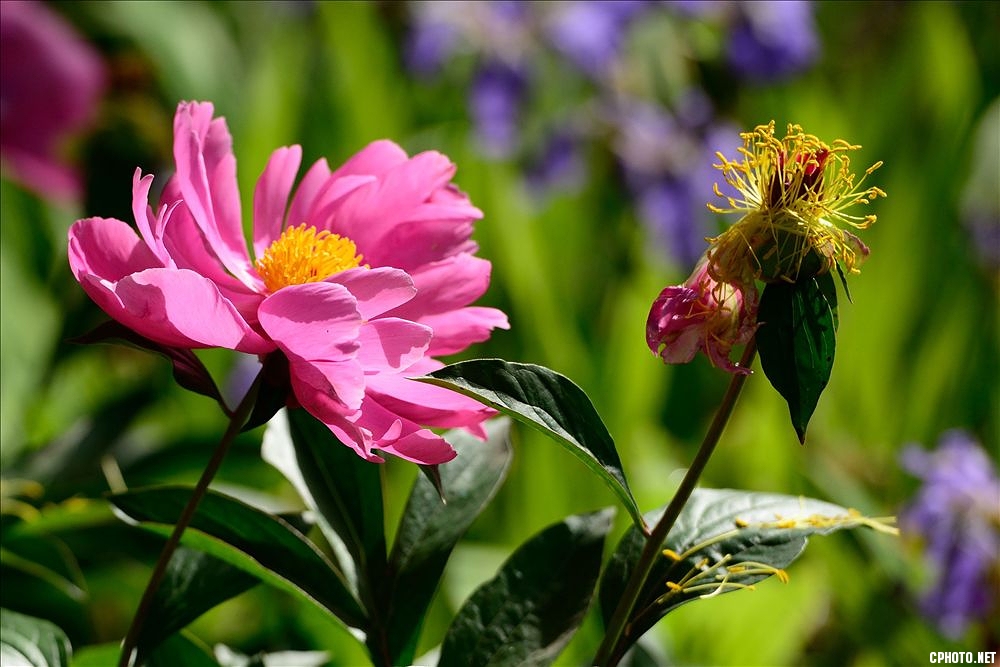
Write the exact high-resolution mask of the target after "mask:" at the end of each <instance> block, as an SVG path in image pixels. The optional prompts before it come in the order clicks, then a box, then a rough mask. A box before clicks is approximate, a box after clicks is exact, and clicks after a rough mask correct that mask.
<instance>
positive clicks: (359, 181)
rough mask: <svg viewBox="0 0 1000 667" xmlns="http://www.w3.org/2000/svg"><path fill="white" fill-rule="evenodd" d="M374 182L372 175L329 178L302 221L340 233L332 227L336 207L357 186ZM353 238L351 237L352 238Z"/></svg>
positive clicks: (338, 206)
mask: <svg viewBox="0 0 1000 667" xmlns="http://www.w3.org/2000/svg"><path fill="white" fill-rule="evenodd" d="M374 182H375V177H374V176H365V175H359V176H344V177H342V178H330V179H329V181H327V183H326V185H324V186H323V187H322V188H321V189H320V190H319V191H318V192H317V193H316V197H315V198H314V199H313V202H312V206H311V207H310V208H309V212H308V214H307V215H306V217H305V220H304V222H305V223H306V224H308V225H311V226H313V227H315V228H316V229H320V230H323V229H325V230H327V231H330V232H333V233H335V234H337V233H340V234H341V236H343V234H342V233H341V232H338V230H337V229H335V228H334V224H333V223H334V219H335V217H336V212H337V209H339V208H340V205H341V204H342V203H343V202H344V201H345V200H346V199H347V197H348V195H350V194H351V193H353V192H354V191H356V190H358V189H359V188H361V187H363V186H365V185H368V184H370V183H374ZM352 240H353V239H352Z"/></svg>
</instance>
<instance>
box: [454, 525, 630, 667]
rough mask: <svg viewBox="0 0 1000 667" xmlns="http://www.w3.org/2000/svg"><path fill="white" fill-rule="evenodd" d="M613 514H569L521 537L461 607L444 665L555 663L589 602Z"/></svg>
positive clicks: (483, 666) (474, 666)
mask: <svg viewBox="0 0 1000 667" xmlns="http://www.w3.org/2000/svg"><path fill="white" fill-rule="evenodd" d="M613 516H614V510H613V509H610V508H608V509H605V510H602V511H600V512H595V513H593V514H583V515H575V516H570V517H567V518H566V520H565V521H563V522H561V523H558V524H555V525H554V526H550V527H549V528H546V529H545V530H544V531H542V532H541V533H539V534H538V535H536V536H535V537H533V538H531V539H530V540H529V541H528V542H526V543H525V544H523V545H522V546H521V547H520V548H519V549H518V550H517V551H516V552H514V554H513V555H512V556H511V557H510V559H509V560H508V561H507V562H506V563H504V564H503V566H502V567H501V568H500V571H499V572H498V573H497V576H496V577H494V578H493V579H492V580H490V581H488V582H486V583H485V584H483V585H482V586H481V587H480V588H479V589H477V590H476V592H475V593H473V594H472V596H471V597H470V598H469V600H468V601H467V602H466V603H465V604H464V605H463V606H462V608H461V609H460V610H459V612H458V615H457V616H456V617H455V620H454V621H453V622H452V624H451V627H450V628H449V629H448V633H447V634H446V635H445V638H444V642H443V643H442V645H441V659H440V661H439V662H438V667H456V666H460V665H469V666H471V667H487V666H489V667H500V666H501V665H511V666H514V665H517V666H522V665H548V664H551V663H552V662H553V661H554V660H555V659H556V657H557V656H558V654H559V651H560V650H562V648H563V647H564V646H565V645H566V644H567V643H568V642H569V640H570V637H571V636H572V634H573V632H574V631H575V630H576V628H577V627H579V625H580V622H581V621H582V620H583V617H584V615H585V614H586V612H587V607H588V606H589V605H590V599H591V596H592V595H593V590H594V585H595V584H596V582H597V577H598V574H599V571H600V568H601V553H602V551H603V548H604V538H605V536H606V535H607V533H608V531H609V530H611V520H612V517H613Z"/></svg>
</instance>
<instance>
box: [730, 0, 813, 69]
mask: <svg viewBox="0 0 1000 667" xmlns="http://www.w3.org/2000/svg"><path fill="white" fill-rule="evenodd" d="M739 6H740V9H741V11H740V16H739V18H738V19H737V20H736V23H735V25H733V27H732V29H731V32H730V35H729V49H728V53H729V63H730V64H731V65H732V67H733V69H734V70H735V71H736V72H737V73H738V74H740V75H741V76H743V77H745V78H748V79H759V80H764V81H772V80H776V79H781V78H784V77H787V76H789V75H791V74H795V73H797V72H801V71H802V70H804V69H806V68H808V67H809V66H810V65H812V63H813V62H814V61H815V60H816V58H817V56H818V55H819V42H818V38H817V36H816V26H815V24H814V22H813V14H812V5H811V4H810V3H809V2H805V1H799V0H785V1H783V2H743V3H740V5H739Z"/></svg>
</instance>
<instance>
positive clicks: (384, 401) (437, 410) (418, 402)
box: [368, 374, 496, 428]
mask: <svg viewBox="0 0 1000 667" xmlns="http://www.w3.org/2000/svg"><path fill="white" fill-rule="evenodd" d="M368 395H369V396H371V397H372V399H373V400H375V401H377V402H378V403H379V405H381V406H383V407H384V408H385V409H387V410H388V411H390V412H392V413H394V414H396V415H399V416H400V417H402V418H404V419H408V420H410V421H412V422H415V423H417V424H423V425H426V426H435V427H440V428H459V427H469V428H475V427H476V426H478V425H479V424H480V423H482V422H483V421H484V420H486V419H489V418H490V417H493V416H494V415H496V411H495V410H492V409H490V408H488V407H486V406H485V405H483V404H482V403H480V402H478V401H475V400H473V399H471V398H469V397H468V396H463V395H462V394H459V393H457V392H454V391H451V390H450V389H445V388H444V387H437V386H434V385H430V384H426V383H423V382H417V381H416V380H411V379H409V378H405V377H402V376H400V375H390V374H383V375H374V376H370V377H369V378H368Z"/></svg>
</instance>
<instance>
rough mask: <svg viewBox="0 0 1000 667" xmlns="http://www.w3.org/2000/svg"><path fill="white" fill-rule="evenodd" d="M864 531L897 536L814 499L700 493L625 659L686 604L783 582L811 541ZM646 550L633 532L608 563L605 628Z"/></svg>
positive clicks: (657, 572)
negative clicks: (633, 647)
mask: <svg viewBox="0 0 1000 667" xmlns="http://www.w3.org/2000/svg"><path fill="white" fill-rule="evenodd" d="M662 514H663V509H662V508H661V509H659V510H656V511H654V512H651V513H650V514H649V515H647V518H648V520H649V521H650V523H653V522H655V521H656V520H658V519H659V518H660V516H661V515H662ZM859 526H869V527H873V528H877V529H881V530H886V531H890V532H891V531H892V529H891V528H889V527H887V526H885V525H884V524H882V523H879V522H878V521H875V520H872V519H868V518H865V517H863V516H861V515H859V514H858V513H856V512H853V511H851V510H848V509H845V508H843V507H840V506H838V505H833V504H830V503H826V502H822V501H819V500H813V499H810V498H802V497H799V496H785V495H779V494H772V493H750V492H747V491H736V490H728V489H695V491H694V493H693V494H692V495H691V499H690V500H689V501H688V503H687V504H686V505H685V506H684V509H683V511H682V512H681V514H680V516H679V517H678V519H677V523H676V524H674V527H673V529H672V530H671V531H670V534H669V535H668V536H667V541H666V544H665V545H664V549H669V550H671V551H672V552H673V553H674V554H676V556H677V557H679V559H678V558H673V557H668V556H661V557H659V558H658V559H657V561H656V563H655V564H654V566H653V570H652V571H651V573H650V576H649V578H648V579H647V581H646V584H645V586H644V587H643V590H642V592H641V594H640V596H639V600H638V602H637V604H636V607H635V609H634V610H633V614H632V617H631V618H630V619H629V623H628V626H627V630H626V633H625V636H624V640H623V643H622V645H621V646H620V647H619V649H620V652H624V651H625V650H626V649H627V648H628V647H629V646H631V645H632V644H633V643H634V642H635V641H636V640H637V639H638V638H639V637H641V636H642V635H643V633H645V632H646V631H647V630H648V629H649V628H651V627H652V626H653V625H654V624H655V623H656V622H657V621H658V620H659V619H661V618H662V617H663V616H664V615H666V614H667V613H669V612H670V611H672V610H673V609H676V608H677V607H679V606H680V605H682V604H684V603H686V602H690V601H692V600H696V599H699V598H702V597H709V596H715V595H720V594H723V593H729V592H732V591H735V590H739V589H741V588H745V587H747V586H750V585H753V584H754V583H756V582H758V581H761V580H762V579H766V578H767V577H769V576H771V575H773V574H779V576H784V572H779V570H783V568H785V567H788V565H790V564H791V563H792V562H793V561H794V560H795V559H796V558H797V557H798V556H799V554H801V553H802V550H803V549H805V546H806V543H807V538H808V537H809V536H810V535H826V534H828V533H831V532H833V531H836V530H841V529H845V528H856V527H859ZM644 543H645V537H644V536H643V535H642V534H640V533H639V532H638V531H637V530H635V528H634V527H633V528H630V529H629V531H628V532H626V534H625V535H624V537H622V540H621V542H619V544H618V546H617V548H616V549H615V552H614V554H613V555H612V556H611V559H610V561H609V562H608V565H607V567H606V569H605V572H604V576H603V577H602V580H601V592H600V599H601V611H602V614H603V616H604V620H605V622H607V620H608V619H609V618H610V617H611V614H612V613H613V612H614V609H615V606H616V604H617V602H618V600H619V598H620V597H621V595H622V592H623V591H624V589H625V582H626V581H627V579H628V576H629V574H630V573H631V571H632V569H633V568H634V567H635V563H636V562H637V561H638V559H639V554H640V553H641V551H642V547H643V544H644ZM668 582H670V583H671V584H672V585H668Z"/></svg>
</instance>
